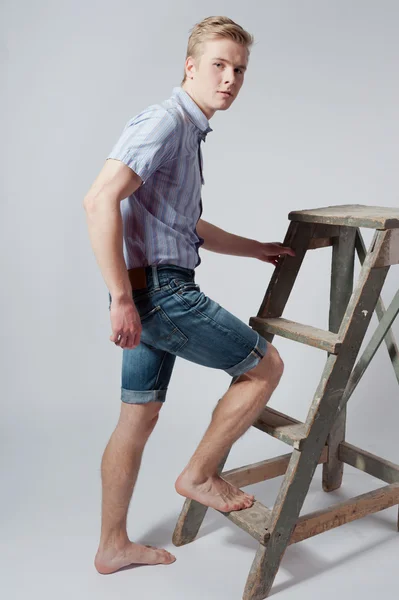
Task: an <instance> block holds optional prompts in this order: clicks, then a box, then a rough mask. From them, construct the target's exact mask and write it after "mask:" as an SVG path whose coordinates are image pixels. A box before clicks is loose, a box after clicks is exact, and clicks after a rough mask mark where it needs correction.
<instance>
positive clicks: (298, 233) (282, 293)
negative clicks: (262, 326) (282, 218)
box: [257, 222, 316, 342]
mask: <svg viewBox="0 0 399 600" xmlns="http://www.w3.org/2000/svg"><path fill="white" fill-rule="evenodd" d="M315 229H316V226H315V225H314V224H312V223H297V222H292V223H290V225H289V227H288V231H287V233H286V236H285V239H284V242H283V244H284V246H290V247H291V248H293V249H294V250H295V256H285V257H283V259H282V260H281V261H280V262H279V264H278V265H277V267H276V268H275V269H274V272H273V275H272V277H271V279H270V283H269V285H268V288H267V290H266V294H265V297H264V299H263V302H262V304H261V306H260V308H259V311H258V314H257V316H258V317H280V316H281V314H282V312H283V310H284V307H285V305H286V304H287V301H288V298H289V296H290V294H291V290H292V288H293V287H294V284H295V280H296V278H297V275H298V271H299V269H300V267H301V264H302V262H303V259H304V257H305V254H306V251H307V250H308V248H309V244H310V241H311V239H312V235H313V233H314V231H315ZM269 338H270V339H269ZM267 339H268V341H269V342H271V341H272V339H273V336H272V335H267Z"/></svg>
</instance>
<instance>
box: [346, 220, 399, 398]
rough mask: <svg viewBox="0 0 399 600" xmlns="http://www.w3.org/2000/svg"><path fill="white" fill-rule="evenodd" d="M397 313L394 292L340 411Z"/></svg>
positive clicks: (397, 299)
mask: <svg viewBox="0 0 399 600" xmlns="http://www.w3.org/2000/svg"><path fill="white" fill-rule="evenodd" d="M398 231H399V230H398ZM398 313H399V290H398V291H397V292H396V294H395V297H394V298H393V300H392V302H391V304H390V306H389V308H388V310H387V311H386V312H385V313H384V316H383V317H382V319H381V321H380V322H379V324H378V327H377V329H376V330H375V332H374V333H373V335H372V337H371V339H370V341H369V343H368V344H367V347H366V349H365V350H364V352H363V354H362V356H361V357H360V358H359V360H358V362H357V364H356V366H355V367H354V369H353V371H352V373H351V376H350V378H349V381H348V383H347V386H346V388H345V392H344V394H343V396H342V400H341V402H340V410H342V409H343V408H344V406H345V404H346V403H347V402H348V400H349V398H350V397H351V395H352V394H353V392H354V391H355V389H356V387H357V385H358V383H359V381H360V380H361V378H362V377H363V374H364V372H365V371H366V369H367V367H368V366H369V364H370V362H371V361H372V359H373V357H374V355H375V353H376V352H377V350H378V348H379V347H380V346H381V344H382V342H383V340H384V338H385V336H386V334H387V332H388V330H389V328H390V327H391V325H392V323H393V322H394V320H395V319H396V316H397V314H398Z"/></svg>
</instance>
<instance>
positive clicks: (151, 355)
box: [121, 341, 176, 404]
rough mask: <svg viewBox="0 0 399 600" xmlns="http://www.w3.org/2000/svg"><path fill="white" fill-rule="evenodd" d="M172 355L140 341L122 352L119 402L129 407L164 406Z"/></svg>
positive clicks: (170, 372)
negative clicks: (142, 405)
mask: <svg viewBox="0 0 399 600" xmlns="http://www.w3.org/2000/svg"><path fill="white" fill-rule="evenodd" d="M175 361H176V355H175V354H171V353H170V352H167V351H166V350H162V349H159V348H155V347H153V346H148V345H147V344H146V343H145V342H143V341H140V343H139V345H138V346H136V348H132V349H130V348H124V349H123V356H122V374H121V400H122V401H123V402H127V403H129V404H145V403H147V402H153V401H158V402H164V401H165V398H166V393H167V389H168V386H169V382H170V378H171V375H172V372H173V367H174V364H175Z"/></svg>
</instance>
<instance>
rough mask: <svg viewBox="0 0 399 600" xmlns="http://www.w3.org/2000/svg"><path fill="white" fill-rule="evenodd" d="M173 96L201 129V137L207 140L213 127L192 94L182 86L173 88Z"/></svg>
mask: <svg viewBox="0 0 399 600" xmlns="http://www.w3.org/2000/svg"><path fill="white" fill-rule="evenodd" d="M172 97H173V98H175V99H176V100H177V102H178V103H179V104H180V105H181V106H182V108H183V109H184V111H185V112H186V114H187V116H188V117H189V119H190V121H192V122H193V123H194V125H195V126H196V127H197V128H198V129H199V130H200V134H199V136H200V138H201V139H202V140H203V141H204V142H205V138H206V136H207V134H208V133H209V132H211V131H213V129H211V127H210V126H209V121H208V119H207V117H206V116H205V115H204V113H203V112H202V110H201V109H200V107H199V106H198V105H197V104H196V103H195V102H194V100H193V99H192V98H191V96H190V95H189V94H188V93H187V92H186V90H184V89H183V88H182V87H181V86H180V87H175V88H173V91H172Z"/></svg>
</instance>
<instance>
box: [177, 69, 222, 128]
mask: <svg viewBox="0 0 399 600" xmlns="http://www.w3.org/2000/svg"><path fill="white" fill-rule="evenodd" d="M181 87H182V88H183V90H184V91H185V92H187V94H188V95H189V96H190V98H191V99H192V100H193V101H194V102H195V104H196V105H197V106H198V108H199V109H200V110H202V112H203V113H204V115H205V116H206V118H207V119H208V121H209V120H210V119H211V118H212V117H213V115H214V114H215V112H216V111H215V110H211V109H210V108H208V107H206V106H204V105H203V103H202V102H201V101H200V100H199V99H198V98H197V95H196V93H195V91H194V90H193V89H192V86H191V85H190V80H189V79H186V81H185V82H184V83H183V85H182V86H181Z"/></svg>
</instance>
